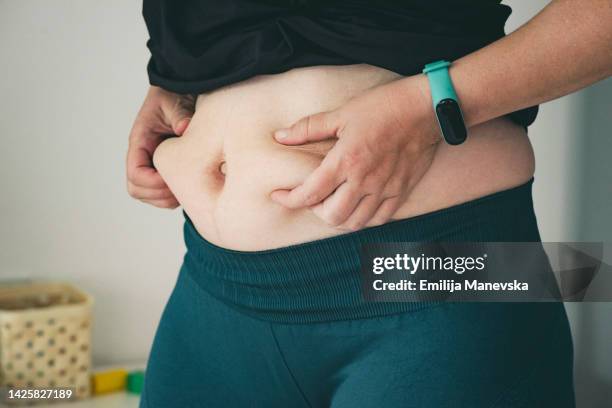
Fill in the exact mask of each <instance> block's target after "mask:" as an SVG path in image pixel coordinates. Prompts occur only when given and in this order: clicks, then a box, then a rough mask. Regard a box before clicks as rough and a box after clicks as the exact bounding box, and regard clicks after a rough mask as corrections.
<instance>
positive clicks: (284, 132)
mask: <svg viewBox="0 0 612 408" xmlns="http://www.w3.org/2000/svg"><path fill="white" fill-rule="evenodd" d="M287 136H289V132H288V131H287V130H286V129H281V130H277V131H276V132H274V138H275V139H276V140H283V139H284V138H286V137H287Z"/></svg>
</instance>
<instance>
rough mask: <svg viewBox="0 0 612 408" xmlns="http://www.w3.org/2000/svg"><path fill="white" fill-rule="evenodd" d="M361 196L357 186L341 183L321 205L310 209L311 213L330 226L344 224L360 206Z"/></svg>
mask: <svg viewBox="0 0 612 408" xmlns="http://www.w3.org/2000/svg"><path fill="white" fill-rule="evenodd" d="M361 199H362V195H361V193H360V192H359V188H358V187H357V186H353V185H351V184H350V183H348V182H345V183H342V184H341V185H340V187H338V188H337V189H336V191H335V192H334V193H333V194H332V195H331V196H329V197H328V198H327V199H326V200H325V201H323V202H322V203H320V204H318V205H316V206H314V207H313V208H312V210H313V212H314V213H315V214H316V215H317V216H318V217H319V218H321V219H322V220H323V221H325V222H326V223H327V224H329V225H332V226H339V225H340V224H342V223H344V222H345V221H346V220H347V219H348V218H349V216H351V214H352V213H353V212H354V211H355V208H356V207H357V205H358V204H360V200H361Z"/></svg>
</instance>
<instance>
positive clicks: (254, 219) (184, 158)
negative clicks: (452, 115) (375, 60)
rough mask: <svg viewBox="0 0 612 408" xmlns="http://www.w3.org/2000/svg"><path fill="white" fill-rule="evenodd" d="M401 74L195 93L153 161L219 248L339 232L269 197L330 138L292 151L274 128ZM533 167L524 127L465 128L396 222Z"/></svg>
mask: <svg viewBox="0 0 612 408" xmlns="http://www.w3.org/2000/svg"><path fill="white" fill-rule="evenodd" d="M399 78H400V77H399V76H398V75H397V74H395V73H392V72H390V71H387V70H384V69H382V68H376V67H372V66H368V65H351V66H341V67H309V68H300V69H294V70H292V71H288V72H285V73H282V74H279V75H269V76H259V77H256V78H252V79H250V80H247V81H244V82H240V83H238V84H234V85H231V86H228V87H225V88H221V89H219V90H217V91H215V92H212V93H210V94H204V95H200V96H199V97H198V100H197V104H196V112H195V115H194V117H193V119H192V121H191V123H190V125H189V127H188V129H187V131H186V132H185V134H184V135H183V136H182V137H180V138H171V139H168V140H166V141H164V142H163V143H162V144H161V145H160V146H159V147H158V149H157V150H156V152H155V155H154V163H155V166H156V168H157V169H158V171H159V172H160V174H161V175H162V177H163V178H164V180H165V181H166V182H167V184H168V186H169V187H170V189H171V190H172V192H173V193H174V194H175V196H176V197H177V199H178V201H179V202H180V203H181V205H182V207H183V209H184V210H185V212H186V213H187V214H188V215H189V217H190V218H191V219H192V221H193V223H194V225H195V227H196V229H197V230H198V232H199V233H200V234H201V235H202V236H203V237H204V238H205V239H207V240H208V241H210V242H212V243H214V244H216V245H218V246H222V247H225V248H229V249H234V250H243V251H254V250H263V249H271V248H277V247H282V246H287V245H292V244H297V243H300V242H306V241H312V240H316V239H321V238H325V237H330V236H333V235H338V234H342V233H345V232H346V231H344V230H341V229H338V228H336V227H332V226H329V225H327V224H325V223H324V222H323V221H321V220H320V219H319V218H318V217H316V216H315V215H314V214H313V213H312V212H311V211H310V210H308V209H300V210H288V209H286V208H283V207H281V206H280V205H278V204H276V203H274V202H273V201H272V200H271V199H270V194H271V192H272V191H274V190H276V189H279V188H292V187H295V186H297V185H299V184H300V183H301V182H302V181H303V180H304V179H305V178H306V177H307V176H308V175H309V174H310V173H311V172H312V171H313V170H314V169H315V168H316V167H317V166H318V165H319V163H320V162H321V161H322V159H323V157H324V156H325V154H326V153H327V152H328V151H329V149H331V147H333V141H326V142H321V143H313V144H308V145H305V146H299V147H288V146H284V145H281V144H279V143H277V142H276V141H275V140H274V138H273V136H272V132H273V131H274V130H276V129H279V128H284V127H288V126H290V125H291V124H292V123H294V122H295V121H297V120H298V119H300V118H302V117H303V116H306V115H309V114H313V113H316V112H321V111H328V110H332V109H334V108H337V107H339V106H341V105H342V104H343V103H344V102H346V101H347V100H348V99H350V98H351V97H353V96H355V95H357V94H359V93H361V92H364V91H365V90H367V89H369V88H371V87H375V86H377V85H381V84H383V83H386V82H390V81H393V80H396V79H399ZM533 172H534V158H533V151H532V149H531V145H530V143H529V139H528V138H527V135H526V133H525V131H524V130H523V129H522V128H521V127H519V126H517V125H515V124H513V123H511V122H510V121H508V120H507V119H503V118H499V119H495V120H493V121H490V122H487V123H484V124H481V125H479V126H477V127H474V128H472V129H470V136H469V138H468V140H467V142H466V143H464V144H463V145H461V146H448V145H446V144H443V143H440V144H439V147H438V148H437V150H436V153H435V156H434V159H433V162H432V165H431V167H430V169H429V170H428V171H427V173H426V174H425V175H424V176H423V178H422V180H421V181H420V182H419V183H418V184H417V185H416V186H415V188H414V189H413V191H412V192H411V194H410V195H409V197H408V199H407V200H406V202H405V203H404V204H403V205H402V206H401V207H400V208H399V209H398V210H397V212H396V213H395V214H394V216H393V219H402V218H407V217H412V216H415V215H420V214H424V213H427V212H431V211H434V210H437V209H441V208H445V207H449V206H452V205H455V204H459V203H462V202H466V201H469V200H472V199H475V198H478V197H481V196H483V195H487V194H490V193H493V192H496V191H500V190H504V189H507V188H511V187H514V186H517V185H519V184H522V183H524V182H525V181H527V180H529V179H530V178H531V177H532V175H533Z"/></svg>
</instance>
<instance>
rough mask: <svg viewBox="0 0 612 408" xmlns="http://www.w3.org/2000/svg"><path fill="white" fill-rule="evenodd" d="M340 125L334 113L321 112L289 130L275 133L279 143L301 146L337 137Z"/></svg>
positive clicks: (303, 119)
mask: <svg viewBox="0 0 612 408" xmlns="http://www.w3.org/2000/svg"><path fill="white" fill-rule="evenodd" d="M337 131H338V125H337V120H336V116H335V115H334V114H333V113H332V112H321V113H316V114H314V115H310V116H306V117H304V118H302V119H300V120H299V121H297V122H296V123H294V124H293V125H292V126H291V127H289V128H287V129H279V130H277V131H276V132H274V138H275V139H276V141H277V142H279V143H282V144H287V145H300V144H304V143H308V142H317V141H320V140H325V139H329V138H332V137H336V133H337Z"/></svg>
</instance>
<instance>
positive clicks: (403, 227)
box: [183, 179, 540, 323]
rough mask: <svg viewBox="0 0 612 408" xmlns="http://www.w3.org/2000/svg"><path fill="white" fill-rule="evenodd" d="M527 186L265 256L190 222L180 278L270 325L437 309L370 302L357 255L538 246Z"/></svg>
mask: <svg viewBox="0 0 612 408" xmlns="http://www.w3.org/2000/svg"><path fill="white" fill-rule="evenodd" d="M532 183H533V179H532V180H530V181H529V182H527V183H525V184H523V185H521V186H518V187H515V188H512V189H509V190H504V191H501V192H498V193H494V194H491V195H488V196H485V197H482V198H479V199H476V200H473V201H469V202H466V203H463V204H459V205H456V206H453V207H449V208H446V209H442V210H438V211H434V212H431V213H428V214H424V215H419V216H416V217H412V218H407V219H403V220H398V221H393V222H390V223H387V224H384V225H381V226H377V227H371V228H366V229H362V230H359V231H356V232H351V233H347V234H343V235H338V236H334V237H331V238H325V239H321V240H317V241H311V242H306V243H303V244H298V245H291V246H287V247H283V248H278V249H270V250H264V251H253V252H247V251H235V250H231V249H226V248H222V247H219V246H216V245H214V244H212V243H211V242H209V241H207V240H205V239H204V238H203V237H202V236H201V235H200V234H199V233H198V232H197V231H196V229H195V228H194V226H193V224H192V222H191V220H190V219H189V217H187V215H185V217H186V221H185V225H184V235H185V243H186V246H187V253H186V255H185V260H184V264H183V272H185V273H188V274H189V275H190V276H191V277H192V278H193V279H194V280H195V282H196V283H197V284H198V285H199V286H201V288H202V289H204V290H206V291H207V292H209V293H210V294H211V295H212V296H214V297H215V298H217V299H219V300H221V301H223V302H224V303H226V304H228V305H229V306H231V307H234V308H236V309H238V310H239V311H241V312H243V313H246V314H248V315H251V316H253V317H255V318H259V319H262V320H267V321H274V322H279V323H309V322H321V321H333V320H347V319H359V318H368V317H375V316H382V315H388V314H393V313H401V312H407V311H414V310H418V309H422V308H424V307H428V306H431V305H432V304H435V303H436V302H366V301H364V300H363V297H362V294H361V275H360V250H361V247H362V245H364V244H368V243H386V242H419V243H423V242H497V241H500V242H501V241H504V242H511V241H539V239H540V238H539V234H538V230H537V223H536V220H535V215H534V213H533V203H532V198H531V187H532Z"/></svg>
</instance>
